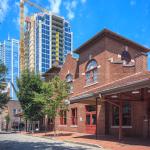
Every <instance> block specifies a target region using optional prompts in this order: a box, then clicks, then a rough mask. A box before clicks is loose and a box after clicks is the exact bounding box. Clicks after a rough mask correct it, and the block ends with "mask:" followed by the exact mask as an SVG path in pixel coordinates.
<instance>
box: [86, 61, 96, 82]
mask: <svg viewBox="0 0 150 150" xmlns="http://www.w3.org/2000/svg"><path fill="white" fill-rule="evenodd" d="M95 82H97V62H96V61H95V60H91V61H90V62H89V63H88V65H87V67H86V84H87V85H89V84H92V83H95Z"/></svg>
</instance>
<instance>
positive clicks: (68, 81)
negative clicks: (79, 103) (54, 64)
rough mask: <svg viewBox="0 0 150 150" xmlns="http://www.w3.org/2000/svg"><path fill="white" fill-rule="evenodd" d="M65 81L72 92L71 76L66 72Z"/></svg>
mask: <svg viewBox="0 0 150 150" xmlns="http://www.w3.org/2000/svg"><path fill="white" fill-rule="evenodd" d="M66 82H67V83H68V85H69V93H72V92H73V76H72V75H71V74H68V75H67V76H66Z"/></svg>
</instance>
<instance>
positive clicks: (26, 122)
mask: <svg viewBox="0 0 150 150" xmlns="http://www.w3.org/2000/svg"><path fill="white" fill-rule="evenodd" d="M27 123H28V122H27V119H26V132H27V128H28V127H27Z"/></svg>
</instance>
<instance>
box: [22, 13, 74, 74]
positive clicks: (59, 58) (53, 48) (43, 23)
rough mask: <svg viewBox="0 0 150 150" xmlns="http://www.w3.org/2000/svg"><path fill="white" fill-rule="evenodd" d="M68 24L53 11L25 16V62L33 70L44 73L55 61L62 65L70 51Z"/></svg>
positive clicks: (70, 34)
mask: <svg viewBox="0 0 150 150" xmlns="http://www.w3.org/2000/svg"><path fill="white" fill-rule="evenodd" d="M72 37H73V36H72V32H71V29H70V24H69V22H68V21H66V20H65V19H64V18H63V17H60V16H57V15H55V14H53V13H50V14H47V13H38V14H34V15H33V16H30V17H27V18H26V32H25V54H26V55H25V56H26V57H25V58H26V60H25V62H26V66H27V67H28V68H29V69H30V70H32V71H35V72H39V73H44V72H46V71H47V70H48V69H49V68H51V67H52V66H53V65H54V64H55V63H57V64H59V65H62V64H63V62H64V60H65V57H66V55H67V54H68V53H72V45H73V44H72Z"/></svg>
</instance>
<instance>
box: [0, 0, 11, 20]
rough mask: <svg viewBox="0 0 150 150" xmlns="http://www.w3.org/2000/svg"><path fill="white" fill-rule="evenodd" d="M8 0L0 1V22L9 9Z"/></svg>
mask: <svg viewBox="0 0 150 150" xmlns="http://www.w3.org/2000/svg"><path fill="white" fill-rule="evenodd" d="M8 3H9V0H1V1H0V22H3V21H4V20H5V17H6V15H7V13H8V11H9V4H8Z"/></svg>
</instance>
